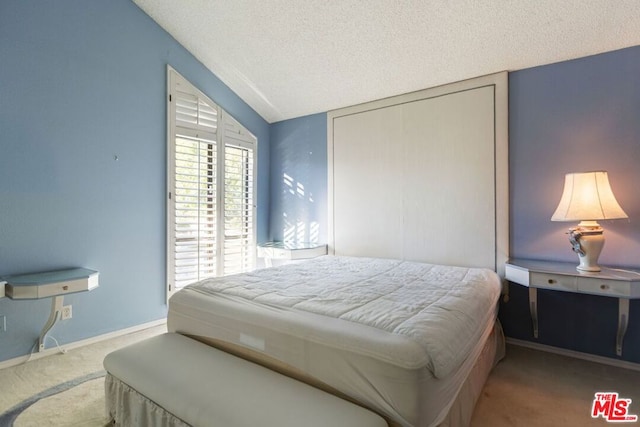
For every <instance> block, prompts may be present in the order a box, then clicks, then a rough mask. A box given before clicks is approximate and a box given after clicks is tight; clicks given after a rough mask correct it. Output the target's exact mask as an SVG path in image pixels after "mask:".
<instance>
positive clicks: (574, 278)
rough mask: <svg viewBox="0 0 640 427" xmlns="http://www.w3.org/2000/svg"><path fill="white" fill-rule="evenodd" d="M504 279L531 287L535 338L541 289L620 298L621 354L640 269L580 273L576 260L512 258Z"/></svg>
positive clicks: (618, 340)
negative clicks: (551, 260) (568, 261)
mask: <svg viewBox="0 0 640 427" xmlns="http://www.w3.org/2000/svg"><path fill="white" fill-rule="evenodd" d="M505 278H506V279H507V280H509V281H510V282H513V283H516V284H518V285H522V286H526V287H528V288H529V312H530V314H531V322H532V324H533V336H534V337H535V338H538V292H537V290H538V289H547V290H553V291H561V292H573V293H581V294H590V295H600V296H605V297H613V298H618V331H617V334H616V354H617V355H618V356H622V343H623V341H624V336H625V334H626V332H627V326H628V325H629V300H630V299H639V298H640V272H635V271H630V270H618V269H613V268H604V267H603V268H602V271H600V272H597V273H592V272H580V271H578V270H576V265H575V264H573V263H563V262H549V261H534V260H525V259H511V260H509V262H508V263H507V264H506V265H505Z"/></svg>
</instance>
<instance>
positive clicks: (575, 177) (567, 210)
mask: <svg viewBox="0 0 640 427" xmlns="http://www.w3.org/2000/svg"><path fill="white" fill-rule="evenodd" d="M619 218H628V216H627V214H626V213H625V212H624V211H623V210H622V208H621V207H620V205H619V204H618V201H617V200H616V198H615V196H614V195H613V191H611V186H610V185H609V177H608V176H607V173H606V172H603V171H597V172H584V173H568V174H566V175H565V177H564V191H563V192H562V198H561V199H560V204H558V208H557V209H556V211H555V212H554V213H553V216H552V217H551V221H597V220H600V219H619Z"/></svg>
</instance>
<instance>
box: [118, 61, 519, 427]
mask: <svg viewBox="0 0 640 427" xmlns="http://www.w3.org/2000/svg"><path fill="white" fill-rule="evenodd" d="M507 100H508V93H507V74H506V73H499V74H496V75H491V76H485V77H480V78H477V79H472V80H468V81H464V82H458V83H455V84H452V85H446V86H441V87H438V88H433V89H428V90H425V91H420V92H416V93H412V94H407V95H402V96H400V97H392V98H386V99H384V100H379V101H374V102H372V103H369V104H363V105H360V106H354V107H349V108H346V109H343V110H336V111H333V112H329V113H328V115H327V118H328V120H327V121H328V129H327V133H328V135H327V139H328V144H327V145H328V146H327V149H328V151H327V153H328V200H327V205H328V211H329V215H328V221H327V226H328V230H327V240H328V247H329V251H328V252H329V255H327V256H324V257H320V258H317V259H313V260H310V261H307V262H304V263H300V264H293V265H285V266H280V267H275V268H270V269H263V270H257V271H254V272H249V273H243V274H242V275H235V276H229V277H221V278H214V279H207V280H204V281H201V282H198V283H195V284H193V285H189V286H188V287H186V288H184V289H182V290H180V291H178V292H177V293H175V294H174V295H173V296H172V297H171V298H170V300H169V310H168V329H169V331H170V333H178V334H181V335H184V336H187V337H190V338H193V339H195V340H198V341H201V342H203V343H205V344H207V345H209V346H210V347H216V348H218V349H220V350H223V351H224V352H226V353H230V354H232V355H235V356H237V357H238V358H242V359H245V360H248V361H252V362H255V363H258V364H260V365H263V366H265V367H267V368H269V369H271V370H273V371H275V372H278V373H280V374H282V375H284V376H288V377H292V378H296V379H299V380H301V381H303V382H305V383H307V384H310V385H313V386H315V387H317V388H320V389H321V390H323V391H324V392H326V393H330V394H333V395H335V396H338V397H340V398H342V399H344V400H346V401H350V402H353V403H355V404H357V405H361V406H363V407H365V408H368V409H370V410H372V411H374V412H375V413H377V414H379V415H380V416H382V417H384V419H385V420H386V421H387V423H388V425H389V426H402V427H407V426H412V427H431V426H450V427H463V426H468V425H469V424H470V420H471V415H472V413H473V408H474V406H475V402H476V401H477V399H478V397H479V395H480V393H481V391H482V387H483V385H484V383H485V381H486V378H487V376H488V375H489V372H490V371H491V369H492V367H493V366H494V365H495V363H496V362H497V360H499V359H500V358H501V357H502V356H503V354H504V340H503V336H502V331H501V328H500V325H499V323H498V321H497V316H496V315H497V301H498V298H499V295H500V290H501V283H500V278H499V277H500V276H502V275H503V270H504V263H505V261H506V259H507V258H508V242H509V236H508V232H509V221H508V220H509V214H508V173H507V172H508V153H507V135H508V130H507V123H508V120H507V110H508V109H507ZM313 199H314V200H313V201H314V202H315V198H313ZM309 202H310V203H311V202H312V201H311V200H309ZM287 218H288V220H290V221H293V222H294V223H295V222H296V220H295V218H289V217H287ZM312 228H313V227H309V229H312ZM285 231H286V230H285ZM285 234H286V233H285ZM316 237H317V236H316ZM194 369H202V370H206V369H207V368H206V366H198V367H194ZM163 377H164V375H163ZM108 380H109V382H110V384H111V385H112V386H113V387H112V389H114V390H116V389H126V388H127V387H126V381H121V380H123V379H117V378H111V377H110V376H108ZM274 392H276V391H274ZM109 393H110V392H109V390H107V406H108V408H109V402H110V401H115V400H117V396H110V395H109ZM133 395H135V396H134V398H132V401H135V402H137V403H136V405H139V407H140V408H143V411H145V410H144V408H146V407H149V408H151V409H149V411H148V412H150V413H151V412H153V413H155V414H159V415H160V416H161V418H162V419H165V418H166V419H172V418H171V417H172V414H170V413H168V412H169V411H166V409H165V408H163V406H162V402H152V401H151V399H149V398H148V397H146V396H144V395H137V394H135V393H134V394H133ZM168 398H172V397H168ZM265 399H267V400H268V396H265ZM282 410H283V411H285V410H286V408H282ZM178 421H179V420H178ZM167 425H181V424H180V423H179V422H176V423H169V424H167Z"/></svg>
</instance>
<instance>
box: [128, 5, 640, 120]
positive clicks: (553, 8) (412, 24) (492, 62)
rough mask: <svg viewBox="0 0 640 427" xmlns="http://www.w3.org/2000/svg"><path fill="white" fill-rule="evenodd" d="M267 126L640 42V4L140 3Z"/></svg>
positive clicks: (634, 44)
mask: <svg viewBox="0 0 640 427" xmlns="http://www.w3.org/2000/svg"><path fill="white" fill-rule="evenodd" d="M133 1H134V2H135V3H136V4H137V5H138V6H139V7H140V8H141V9H142V10H144V11H145V12H146V13H147V14H148V15H149V16H151V18H153V19H154V20H155V21H156V22H157V23H158V24H160V26H161V27H163V28H164V29H165V30H166V31H167V32H169V34H171V35H172V36H173V37H174V38H175V39H176V40H177V41H178V42H180V43H181V44H182V45H183V46H184V47H185V48H187V49H188V50H189V51H190V52H191V53H192V54H193V55H194V56H195V57H196V58H198V60H200V61H201V62H202V63H203V64H204V65H205V66H206V67H207V68H208V69H210V70H211V71H212V72H213V73H214V74H215V75H217V76H218V77H219V78H220V79H221V80H222V81H223V82H224V83H226V84H227V85H228V86H229V87H230V88H231V89H232V90H233V91H234V92H235V93H236V94H238V95H239V96H240V97H241V98H242V99H243V100H244V101H245V102H247V103H248V104H249V105H250V106H251V107H253V108H254V109H255V110H256V111H257V112H258V113H259V114H260V115H261V116H262V117H263V118H264V119H266V120H267V121H268V122H276V121H280V120H284V119H289V118H294V117H299V116H304V115H307V114H312V113H318V112H325V111H329V110H332V109H336V108H341V107H346V106H349V105H354V104H359V103H362V102H366V101H371V100H375V99H380V98H385V97H388V96H393V95H399V94H402V93H406V92H412V91H415V90H420V89H426V88H429V87H433V86H438V85H441V84H445V83H450V82H455V81H459V80H464V79H468V78H472V77H477V76H481V75H485V74H490V73H494V72H498V71H504V70H507V71H514V70H518V69H522V68H528V67H532V66H536V65H542V64H549V63H553V62H558V61H563V60H567V59H573V58H579V57H582V56H588V55H592V54H596V53H601V52H606V51H611V50H616V49H620V48H624V47H629V46H636V45H640V1H638V0H440V1H438V0H226V1H225V0H133Z"/></svg>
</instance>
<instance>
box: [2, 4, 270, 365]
mask: <svg viewBox="0 0 640 427" xmlns="http://www.w3.org/2000/svg"><path fill="white" fill-rule="evenodd" d="M0 58H2V59H1V61H2V65H1V66H0V200H2V203H0V275H8V274H17V273H26V272H34V271H43V270H47V269H57V268H63V267H68V266H84V267H88V268H92V269H96V270H99V271H100V287H99V288H98V289H96V290H94V291H92V292H89V293H81V294H76V295H70V296H67V297H65V304H73V319H71V320H67V321H63V322H61V323H60V324H59V325H57V326H56V327H55V328H54V330H53V331H52V334H53V336H55V337H56V338H57V339H58V341H60V342H61V343H65V342H71V341H77V340H81V339H84V338H87V337H91V336H95V335H99V334H103V333H107V332H111V331H114V330H118V329H122V328H126V327H129V326H132V325H137V324H140V323H144V322H148V321H152V320H155V319H159V318H162V317H164V316H165V314H166V305H165V268H166V261H165V230H166V224H165V222H166V215H165V194H166V106H165V104H166V64H170V65H172V66H173V67H174V68H176V69H177V70H178V71H179V72H180V73H181V74H183V75H184V76H185V77H186V78H187V79H189V80H190V81H191V82H192V83H194V84H195V85H196V86H197V87H199V88H200V89H201V90H202V91H203V92H205V93H207V94H208V95H209V96H210V97H211V98H212V99H213V100H214V101H216V102H217V103H219V104H220V105H221V106H222V107H223V108H224V109H225V110H227V111H228V112H229V113H230V114H231V115H233V116H234V117H235V118H236V119H238V120H239V121H240V122H241V123H242V124H243V125H244V126H246V127H247V128H248V129H249V130H250V131H251V132H253V133H254V134H255V135H256V136H257V137H258V141H259V142H258V144H259V148H258V149H259V152H258V182H259V187H258V239H259V240H261V241H264V240H266V239H267V237H268V221H269V207H268V203H269V177H268V176H269V124H268V123H267V122H266V121H264V120H263V119H262V118H261V117H260V116H259V115H258V114H257V113H256V112H255V111H253V110H252V109H251V108H249V107H248V106H247V105H246V104H245V103H244V102H243V101H242V100H240V99H239V98H238V97H237V96H236V95H235V94H234V93H233V92H231V91H230V90H229V89H228V88H227V87H226V86H225V85H224V84H223V83H222V82H220V80H218V79H217V78H216V77H215V76H214V75H213V74H212V73H211V72H209V71H208V70H207V69H206V68H205V67H204V66H203V65H202V64H201V63H199V62H198V61H197V60H196V59H195V58H194V57H193V56H192V55H191V54H189V53H188V52H187V51H186V50H185V49H184V48H183V47H181V46H180V45H179V44H178V43H177V42H176V41H175V40H174V39H173V38H172V37H171V36H169V35H168V34H167V33H166V32H165V31H164V30H162V29H161V28H160V27H159V26H158V25H156V24H155V23H154V22H153V21H152V20H151V19H150V18H149V17H148V16H147V15H146V14H144V13H143V12H142V11H141V10H140V9H139V8H138V7H137V6H135V4H133V3H132V2H131V1H129V0H109V1H86V0H58V1H55V2H43V1H29V0H8V1H2V2H0ZM115 156H117V157H118V160H117V161H116V160H115V159H114V157H115ZM49 308H50V300H41V301H11V300H9V299H8V298H4V299H0V315H4V316H6V317H7V325H8V330H7V332H5V333H0V361H1V360H7V359H10V358H13V357H16V356H20V355H24V354H26V353H28V352H29V351H30V349H31V348H32V346H33V344H34V342H35V340H36V339H37V337H38V335H39V333H40V330H41V328H42V326H43V325H44V323H45V321H46V319H47V317H48V314H49ZM47 344H48V347H51V345H52V342H51V341H48V342H47Z"/></svg>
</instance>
